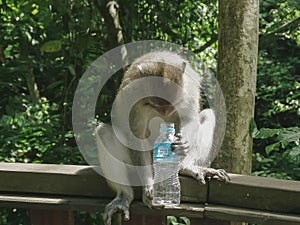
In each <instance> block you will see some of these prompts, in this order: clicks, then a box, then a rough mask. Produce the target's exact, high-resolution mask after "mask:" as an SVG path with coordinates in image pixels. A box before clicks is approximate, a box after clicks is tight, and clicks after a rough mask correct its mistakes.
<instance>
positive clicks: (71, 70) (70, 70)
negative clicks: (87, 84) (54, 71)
mask: <svg viewBox="0 0 300 225" xmlns="http://www.w3.org/2000/svg"><path fill="white" fill-rule="evenodd" d="M67 69H68V70H69V72H70V74H71V75H72V76H75V75H76V71H75V67H74V65H68V66H67Z"/></svg>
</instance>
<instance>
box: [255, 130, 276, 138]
mask: <svg viewBox="0 0 300 225" xmlns="http://www.w3.org/2000/svg"><path fill="white" fill-rule="evenodd" d="M279 132H280V129H270V128H262V129H260V130H258V132H257V134H256V136H255V138H260V139H266V138H270V137H273V136H275V135H277V134H278V133H279Z"/></svg>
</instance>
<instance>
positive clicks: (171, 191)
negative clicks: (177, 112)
mask: <svg viewBox="0 0 300 225" xmlns="http://www.w3.org/2000/svg"><path fill="white" fill-rule="evenodd" d="M175 139H176V137H175V128H174V123H162V124H161V125H160V135H159V137H158V138H157V139H156V141H155V143H154V149H153V167H154V186H153V200H152V204H153V205H154V206H175V205H179V204H180V183H179V179H178V169H179V161H180V158H179V156H177V155H176V154H175V153H174V152H173V151H172V150H171V143H172V142H173V141H174V140H175Z"/></svg>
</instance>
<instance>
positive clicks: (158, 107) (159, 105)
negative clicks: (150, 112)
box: [144, 97, 176, 116]
mask: <svg viewBox="0 0 300 225" xmlns="http://www.w3.org/2000/svg"><path fill="white" fill-rule="evenodd" d="M144 104H145V106H149V107H151V108H152V109H154V110H155V111H156V112H158V113H159V114H161V115H162V116H171V115H172V114H173V113H174V112H175V111H176V108H175V106H173V105H172V104H171V103H170V102H168V101H166V100H164V99H162V98H159V97H147V98H145V99H144Z"/></svg>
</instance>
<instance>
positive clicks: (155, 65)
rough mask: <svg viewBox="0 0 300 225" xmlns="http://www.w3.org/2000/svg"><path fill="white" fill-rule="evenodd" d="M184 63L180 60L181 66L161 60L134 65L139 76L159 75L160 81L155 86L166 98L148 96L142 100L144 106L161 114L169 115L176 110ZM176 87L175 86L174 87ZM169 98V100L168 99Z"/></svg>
mask: <svg viewBox="0 0 300 225" xmlns="http://www.w3.org/2000/svg"><path fill="white" fill-rule="evenodd" d="M185 66H186V63H185V62H182V63H181V67H180V68H178V67H176V66H173V65H170V64H166V63H163V62H152V61H149V62H142V63H139V64H137V65H136V67H137V69H138V71H139V73H140V76H141V77H149V76H154V77H160V78H162V79H160V81H161V82H159V83H157V85H156V86H155V87H149V88H155V90H157V91H158V92H159V93H161V94H163V96H165V97H166V99H164V98H161V97H156V96H149V97H146V98H144V99H143V100H142V101H143V103H144V105H145V106H147V107H150V108H151V109H154V110H156V112H157V113H159V114H160V115H162V116H171V115H172V114H173V113H174V112H175V111H176V108H175V106H176V104H177V103H178V102H179V100H180V97H181V96H182V95H181V90H182V85H183V78H182V77H183V74H184V69H185ZM176 87H177V88H176ZM168 100H169V101H168Z"/></svg>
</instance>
